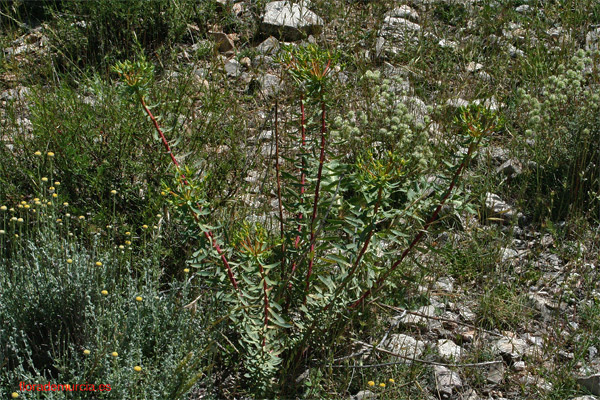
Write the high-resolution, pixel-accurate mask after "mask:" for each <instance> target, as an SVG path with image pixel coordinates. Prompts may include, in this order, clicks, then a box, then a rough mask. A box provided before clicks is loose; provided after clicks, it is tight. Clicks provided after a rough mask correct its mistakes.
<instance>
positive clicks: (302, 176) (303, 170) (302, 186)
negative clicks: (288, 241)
mask: <svg viewBox="0 0 600 400" xmlns="http://www.w3.org/2000/svg"><path fill="white" fill-rule="evenodd" d="M300 114H301V116H300V132H301V138H302V144H301V146H300V153H301V154H302V167H301V169H300V203H303V202H304V196H303V195H304V192H305V191H306V187H305V184H306V160H305V158H304V152H305V151H306V113H305V110H304V96H303V95H302V93H300ZM302 218H303V215H302V213H298V219H299V220H301V219H302ZM301 232H302V226H301V225H300V223H298V234H297V235H296V240H294V248H296V249H297V248H298V246H299V245H300V233H301ZM294 271H296V263H295V262H294V263H292V275H293V274H294Z"/></svg>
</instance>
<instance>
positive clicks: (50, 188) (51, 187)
mask: <svg viewBox="0 0 600 400" xmlns="http://www.w3.org/2000/svg"><path fill="white" fill-rule="evenodd" d="M48 190H51V191H52V190H56V188H55V187H54V186H50V187H49V188H48Z"/></svg>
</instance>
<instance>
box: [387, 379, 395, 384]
mask: <svg viewBox="0 0 600 400" xmlns="http://www.w3.org/2000/svg"><path fill="white" fill-rule="evenodd" d="M388 382H389V383H394V382H396V381H395V380H394V379H392V378H390V379H388Z"/></svg>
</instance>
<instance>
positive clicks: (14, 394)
mask: <svg viewBox="0 0 600 400" xmlns="http://www.w3.org/2000/svg"><path fill="white" fill-rule="evenodd" d="M10 397H12V398H13V399H16V398H18V397H19V393H17V392H12V394H11V395H10Z"/></svg>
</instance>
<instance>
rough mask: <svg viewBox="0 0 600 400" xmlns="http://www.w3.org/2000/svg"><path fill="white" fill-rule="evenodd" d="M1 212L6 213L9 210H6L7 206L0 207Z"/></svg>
mask: <svg viewBox="0 0 600 400" xmlns="http://www.w3.org/2000/svg"><path fill="white" fill-rule="evenodd" d="M0 210H2V211H6V210H8V208H6V206H2V207H0Z"/></svg>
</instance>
